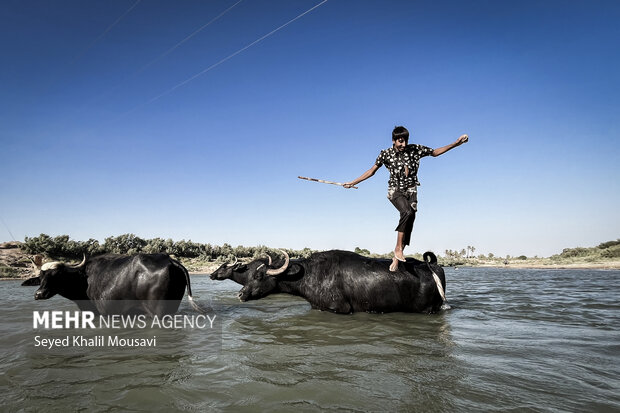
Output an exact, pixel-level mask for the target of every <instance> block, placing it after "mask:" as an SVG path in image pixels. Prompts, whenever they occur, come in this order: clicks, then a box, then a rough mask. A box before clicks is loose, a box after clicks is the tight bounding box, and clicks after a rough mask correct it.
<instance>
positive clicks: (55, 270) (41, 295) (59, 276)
mask: <svg viewBox="0 0 620 413" xmlns="http://www.w3.org/2000/svg"><path fill="white" fill-rule="evenodd" d="M85 264H86V256H84V259H83V260H82V262H81V263H80V264H78V265H68V264H65V263H62V262H58V261H55V262H48V263H46V264H43V265H42V266H41V268H40V272H39V276H38V277H37V278H39V282H40V287H39V289H38V290H37V291H36V292H35V293H34V299H35V300H47V299H48V298H52V297H53V296H55V295H56V294H60V295H62V296H63V297H67V298H72V297H73V296H76V297H77V296H79V295H80V294H79V292H78V291H80V290H81V289H82V288H81V287H82V286H80V285H79V284H80V282H81V279H80V278H78V277H76V275H77V274H79V273H80V271H81V270H82V268H83V267H84V265H85ZM83 290H84V292H85V291H86V290H85V288H83Z"/></svg>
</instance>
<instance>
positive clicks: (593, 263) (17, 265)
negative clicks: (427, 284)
mask: <svg viewBox="0 0 620 413" xmlns="http://www.w3.org/2000/svg"><path fill="white" fill-rule="evenodd" d="M21 245H22V244H21V243H20V242H6V243H3V244H0V280H22V279H26V278H29V277H33V276H35V272H34V267H33V265H32V262H31V260H30V255H29V254H26V253H25V252H24V251H23V250H22V248H21ZM373 257H376V258H388V257H387V256H385V257H384V256H373ZM415 258H417V259H421V258H422V257H420V256H416V257H415ZM50 260H51V259H50V258H49V257H48V258H46V259H45V261H50ZM179 260H180V261H181V263H182V264H183V265H184V266H185V267H186V268H187V270H188V271H189V273H190V274H192V275H197V274H210V273H212V272H213V271H215V270H216V269H217V268H218V267H219V266H220V265H221V261H218V260H215V261H211V260H205V259H201V258H179ZM438 260H439V264H440V265H442V266H444V267H456V268H458V267H481V268H511V269H558V270H561V269H597V270H598V269H605V270H617V269H620V259H618V258H615V257H614V258H605V257H602V256H597V257H592V256H585V257H561V256H559V255H554V256H553V257H549V258H527V257H517V258H510V259H503V258H487V259H482V258H462V259H458V260H453V259H446V258H444V257H438Z"/></svg>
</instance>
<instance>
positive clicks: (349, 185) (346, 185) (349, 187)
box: [342, 182, 354, 189]
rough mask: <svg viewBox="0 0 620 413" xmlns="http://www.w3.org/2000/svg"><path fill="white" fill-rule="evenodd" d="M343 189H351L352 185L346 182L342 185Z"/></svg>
mask: <svg viewBox="0 0 620 413" xmlns="http://www.w3.org/2000/svg"><path fill="white" fill-rule="evenodd" d="M342 186H343V187H345V188H347V189H351V188H352V187H353V186H354V185H353V183H352V182H347V183H345V184H342Z"/></svg>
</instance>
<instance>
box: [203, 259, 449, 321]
mask: <svg viewBox="0 0 620 413" xmlns="http://www.w3.org/2000/svg"><path fill="white" fill-rule="evenodd" d="M283 253H284V255H285V261H284V264H283V265H282V266H280V267H272V265H271V258H269V259H267V258H265V259H258V260H254V261H251V262H249V263H247V264H243V263H239V262H235V263H234V264H224V265H222V266H221V267H220V268H218V269H217V270H216V271H214V272H213V273H212V274H211V279H213V280H227V279H230V280H233V281H235V282H236V283H238V284H241V285H243V288H242V289H241V291H240V292H239V294H238V297H239V299H240V300H241V301H247V300H256V299H259V298H263V297H266V296H267V295H269V294H276V293H287V294H292V295H297V296H300V297H303V298H305V299H306V300H307V301H308V302H310V304H311V305H312V308H314V309H318V310H326V311H332V312H335V313H343V314H349V313H353V312H355V311H366V312H378V313H385V312H395V311H401V312H416V313H435V312H437V311H439V310H440V309H441V306H442V304H443V302H444V299H443V298H442V296H443V294H444V293H443V290H445V285H446V281H445V274H444V271H443V269H442V268H441V267H440V266H439V265H437V257H436V256H435V254H433V253H432V252H426V253H424V261H419V260H416V259H412V258H409V259H407V262H404V263H400V265H399V269H398V271H394V272H392V271H389V266H390V261H389V260H384V259H374V258H368V257H364V256H361V255H359V254H355V253H353V252H349V251H338V250H334V251H325V252H318V253H314V254H312V255H311V256H310V257H309V258H307V259H295V260H289V257H288V255H287V254H286V253H285V252H284V251H283ZM439 284H441V289H440V288H439ZM440 291H441V292H440Z"/></svg>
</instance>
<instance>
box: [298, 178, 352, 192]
mask: <svg viewBox="0 0 620 413" xmlns="http://www.w3.org/2000/svg"><path fill="white" fill-rule="evenodd" d="M297 178H299V179H305V180H306V181H314V182H320V183H322V184H331V185H339V186H343V185H344V184H343V183H340V182H331V181H324V180H322V179H315V178H306V177H305V176H298V177H297ZM351 188H354V189H357V187H356V186H352V187H351Z"/></svg>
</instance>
